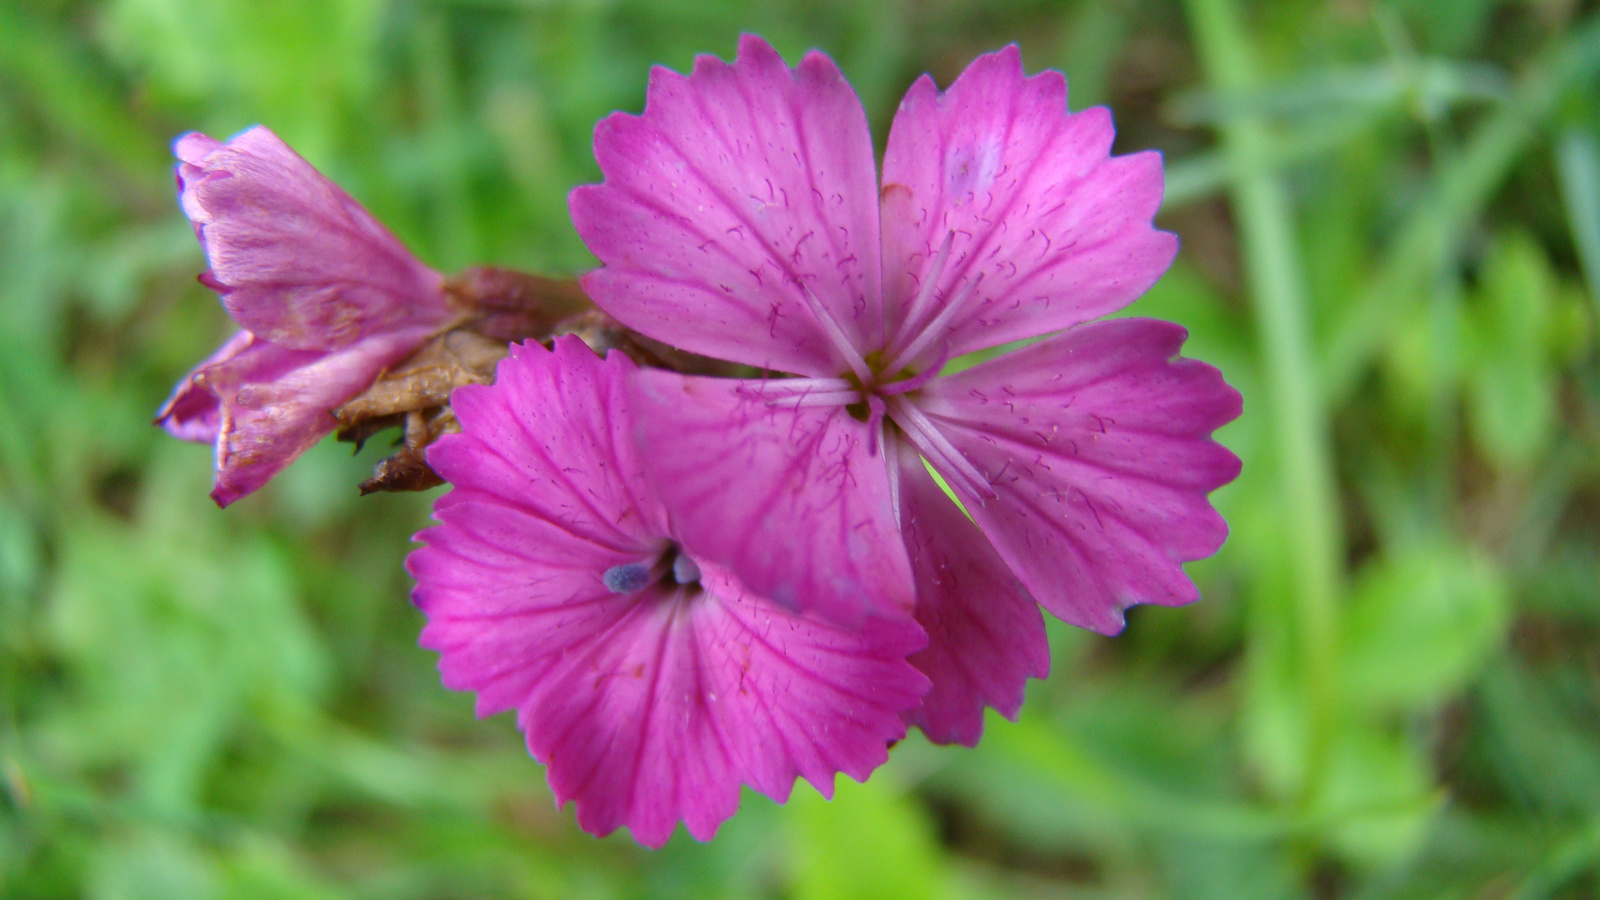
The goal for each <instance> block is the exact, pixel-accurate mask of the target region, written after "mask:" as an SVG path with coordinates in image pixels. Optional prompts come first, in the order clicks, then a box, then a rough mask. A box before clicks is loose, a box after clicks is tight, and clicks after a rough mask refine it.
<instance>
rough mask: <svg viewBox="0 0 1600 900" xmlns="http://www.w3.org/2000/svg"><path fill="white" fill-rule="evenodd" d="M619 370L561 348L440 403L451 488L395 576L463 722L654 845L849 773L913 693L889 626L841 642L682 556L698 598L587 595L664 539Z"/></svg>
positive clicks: (880, 742) (515, 361) (912, 639)
mask: <svg viewBox="0 0 1600 900" xmlns="http://www.w3.org/2000/svg"><path fill="white" fill-rule="evenodd" d="M630 369H631V364H629V363H628V362H627V361H626V360H625V359H623V358H622V357H621V355H620V354H613V355H612V356H611V357H610V358H608V359H607V360H606V361H604V362H601V361H600V360H599V359H598V358H597V357H595V356H594V354H593V353H592V352H590V351H589V350H588V349H587V348H585V347H583V345H582V344H581V343H580V342H578V341H577V340H576V339H572V338H565V339H562V340H560V341H558V342H557V345H556V350H555V352H554V353H549V352H546V351H544V350H543V349H542V348H539V347H537V346H528V347H526V348H519V349H518V350H517V351H516V353H515V355H514V356H513V357H512V358H510V359H507V360H506V361H504V362H503V363H502V364H501V366H500V373H499V378H498V381H497V383H496V384H495V385H494V386H492V387H469V388H462V389H460V390H458V391H457V397H461V396H462V395H466V399H467V400H468V402H467V403H465V404H462V405H461V406H460V407H458V408H459V409H460V410H461V412H462V426H463V432H462V433H461V434H459V435H452V436H447V437H445V438H443V439H441V441H440V442H439V443H437V444H435V445H434V446H433V447H431V448H430V450H429V462H430V463H431V464H432V465H434V466H435V467H436V468H437V469H438V471H439V472H440V474H441V475H443V476H444V477H445V478H446V479H447V480H449V481H451V482H452V483H453V484H454V488H453V489H452V491H451V492H450V493H449V494H447V495H445V497H443V498H441V499H440V500H439V501H438V503H437V504H436V506H435V514H436V517H437V518H438V519H439V520H440V522H441V524H440V525H438V526H436V527H433V528H430V529H428V530H426V531H424V532H422V533H421V534H420V535H419V538H420V539H421V540H423V541H424V542H425V543H426V544H427V546H425V547H424V548H423V549H421V550H418V551H416V552H415V553H413V554H412V555H411V557H410V558H409V559H408V561H407V567H408V568H409V569H410V571H411V573H412V574H413V575H414V576H416V578H417V581H418V584H417V589H416V592H415V594H414V595H413V596H414V599H415V601H416V603H417V605H418V607H420V608H421V609H422V611H423V612H424V613H425V614H426V615H427V617H428V625H427V627H426V628H425V629H424V631H423V635H422V643H423V644H424V646H427V647H430V648H433V649H436V650H438V651H439V652H440V664H439V665H440V671H441V673H442V675H443V677H444V681H445V683H446V684H447V685H448V686H450V687H452V688H456V689H461V690H471V691H476V692H478V695H479V696H478V704H477V709H478V713H479V714H480V715H488V714H491V713H494V712H498V711H501V710H507V709H515V710H517V721H518V725H519V727H521V728H522V729H523V730H524V731H525V732H526V735H527V742H528V748H529V750H530V752H532V753H533V755H534V756H535V757H536V758H538V759H540V760H541V761H543V762H545V763H546V764H547V765H548V767H549V772H548V774H549V780H550V784H551V787H552V789H553V790H554V792H555V794H556V798H557V800H558V802H560V803H563V804H565V803H566V802H568V801H572V802H574V803H575V804H576V807H577V818H578V822H579V824H580V825H581V826H582V827H583V828H585V829H586V830H588V831H591V832H594V833H597V834H605V833H608V832H610V831H612V830H614V829H616V828H617V827H619V826H626V827H628V828H629V829H631V830H632V832H633V834H634V836H635V838H637V839H638V840H639V841H641V842H642V843H645V844H648V845H650V846H657V847H658V846H661V845H662V844H664V843H665V842H666V841H667V839H668V838H669V837H670V836H671V834H672V831H673V829H674V828H675V826H676V824H677V822H678V821H680V820H681V821H683V822H684V824H685V825H686V826H687V828H688V830H689V832H690V833H691V834H692V835H694V836H695V837H696V838H699V839H702V840H705V839H708V838H710V837H711V836H712V835H713V834H714V833H715V832H716V830H717V827H718V825H719V824H720V823H721V822H722V820H724V819H726V818H727V817H728V816H729V815H732V814H733V812H734V811H735V810H736V809H737V807H738V803H739V785H740V784H741V783H746V784H750V785H751V786H752V787H755V788H756V789H757V790H760V791H762V792H763V793H766V794H768V795H769V796H772V797H774V798H775V799H778V800H780V801H781V800H783V799H784V798H786V797H787V796H788V793H789V790H790V788H791V786H792V784H793V781H794V779H795V778H796V777H797V776H803V777H805V778H807V779H808V780H811V781H812V782H813V783H815V784H816V785H817V786H818V787H819V789H821V790H823V791H824V792H826V791H828V790H829V789H830V788H831V784H832V777H833V773H834V772H836V771H843V772H845V773H847V774H849V775H851V776H852V777H855V778H858V779H859V778H865V777H866V775H867V773H869V772H870V771H871V770H872V768H873V767H875V766H877V765H878V764H880V763H882V762H883V760H884V759H885V757H886V752H887V751H886V745H887V743H888V742H889V741H892V740H895V739H897V738H899V737H900V736H902V735H903V734H904V725H903V723H902V722H901V719H900V715H901V713H902V712H904V711H905V710H907V709H909V708H910V707H912V706H914V705H915V704H916V702H917V700H918V698H919V697H920V696H921V694H922V693H923V692H924V691H926V690H927V682H926V679H924V678H923V677H922V676H921V675H920V674H919V673H917V671H916V670H915V669H913V668H912V667H911V665H910V664H909V663H907V662H906V661H905V657H906V654H908V653H911V652H913V651H915V650H917V649H918V648H920V647H921V645H922V642H923V636H922V633H921V629H919V628H917V626H916V625H915V623H913V622H911V621H909V620H908V619H902V620H900V621H898V622H885V623H881V624H882V626H883V627H880V628H872V629H861V630H845V629H840V628H838V627H836V626H832V625H829V624H827V623H823V622H820V621H816V620H814V619H809V618H803V617H800V616H798V615H796V614H793V613H790V612H787V611H785V610H783V609H781V608H779V607H777V606H776V605H775V604H773V603H772V602H770V601H768V600H764V599H761V598H758V597H755V596H752V595H749V594H748V593H747V592H746V591H745V589H744V588H743V587H742V586H741V585H740V584H739V583H738V582H737V581H736V580H735V579H734V577H733V576H732V575H731V574H730V573H729V572H728V571H727V570H725V569H723V568H721V567H719V566H717V565H716V564H714V563H712V562H709V561H701V560H700V559H699V558H698V557H696V562H697V563H698V564H699V569H700V575H701V577H700V582H699V589H694V588H679V587H676V586H672V585H665V584H664V583H663V582H661V581H657V582H656V583H655V584H652V585H648V586H646V587H644V588H642V589H639V590H636V591H633V592H631V593H613V592H612V591H611V590H610V589H609V588H608V587H607V586H606V582H605V579H604V577H603V573H604V572H606V571H607V570H608V569H609V568H611V567H613V566H616V565H619V564H625V563H633V562H637V561H640V560H641V558H648V557H650V556H651V555H654V554H657V553H659V552H660V551H661V550H662V548H663V546H664V545H666V544H667V543H668V541H669V539H671V538H674V537H675V535H669V534H667V533H666V532H661V533H651V528H652V527H654V526H656V525H658V524H659V523H662V522H664V520H665V519H664V516H662V515H661V514H660V513H659V510H660V504H659V502H658V501H656V500H655V499H654V496H653V495H652V494H650V493H649V491H648V483H647V482H644V481H643V480H642V475H641V470H640V466H639V460H638V458H637V457H638V455H637V452H636V451H635V450H634V449H633V446H632V441H631V440H630V439H629V435H628V434H627V432H628V430H629V429H628V426H627V421H628V418H629V415H630V414H629V412H628V410H627V408H626V398H625V397H624V395H623V394H622V392H621V387H620V386H621V383H622V380H623V378H624V376H625V375H626V374H627V372H628V371H629V370H630ZM585 398H587V402H586V399H585ZM507 420H514V422H512V423H508V421H507ZM558 426H559V427H558ZM634 504H639V505H642V506H643V509H642V510H641V509H639V508H637V507H636V506H634ZM684 548H685V551H686V552H687V551H689V549H690V546H689V545H688V544H687V542H685V544H684Z"/></svg>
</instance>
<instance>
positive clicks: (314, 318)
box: [173, 125, 449, 350]
mask: <svg viewBox="0 0 1600 900" xmlns="http://www.w3.org/2000/svg"><path fill="white" fill-rule="evenodd" d="M173 150H174V152H175V153H176V154H177V156H178V159H179V160H180V162H179V165H178V189H179V200H180V202H181V203H182V205H183V211H184V213H185V214H186V215H187V216H188V217H189V219H190V221H191V222H192V223H193V224H194V227H195V233H196V235H197V236H198V237H199V238H200V242H201V244H202V245H203V246H204V247H205V251H206V259H207V261H208V262H209V264H210V267H211V269H210V272H208V273H207V275H206V276H205V278H204V280H205V281H206V284H207V285H208V286H210V287H211V288H212V289H214V290H216V291H217V293H218V294H220V295H221V296H222V303H223V305H224V306H226V307H227V309H228V312H229V314H230V315H232V316H233V318H234V320H235V321H237V322H238V323H239V324H240V325H241V326H243V327H244V328H245V329H246V330H248V331H251V332H253V333H254V334H256V336H258V337H261V338H264V339H266V340H269V341H272V342H273V343H275V344H279V345H281V346H283V347H288V348H291V349H300V350H308V349H321V350H328V349H335V348H339V347H344V346H348V345H350V344H353V343H355V342H356V341H358V340H361V339H362V338H365V337H369V336H371V335H374V334H377V333H379V332H382V331H394V330H401V329H411V328H418V327H436V326H438V325H440V324H442V323H443V322H444V321H445V319H446V318H448V316H449V309H448V307H447V306H446V302H445V296H444V292H443V283H444V282H443V279H442V278H441V277H440V275H439V274H438V273H437V272H434V271H433V270H431V269H429V268H428V267H426V266H424V265H423V264H422V263H420V262H418V261H417V260H416V259H415V258H414V257H413V256H412V255H411V254H410V253H409V252H407V251H406V249H405V247H403V246H401V244H400V242H399V241H397V240H395V238H394V236H393V235H391V234H390V233H389V231H388V230H387V229H385V228H384V227H383V226H382V225H381V224H379V223H378V221H377V220H376V219H374V218H373V217H372V216H371V214H369V213H368V212H367V211H366V210H365V209H363V208H362V207H361V205H360V204H358V203H356V202H355V200H353V199H351V198H350V196H349V195H348V194H346V193H345V192H344V191H343V190H340V188H339V187H338V186H337V185H335V184H334V183H333V182H331V181H329V180H328V179H327V178H325V177H323V175H322V174H321V173H320V172H318V171H317V170H316V169H315V168H313V167H312V166H311V164H310V163H308V162H306V161H305V160H304V159H302V158H300V156H299V154H297V153H295V152H294V151H293V150H291V149H289V146H288V145H287V144H285V143H284V142H283V141H282V140H279V138H278V136H277V135H275V134H273V133H272V132H271V131H268V130H267V129H266V128H263V127H261V126H259V125H258V126H256V127H255V128H251V129H250V130H248V131H245V132H243V133H241V134H239V135H237V136H236V137H234V138H232V139H231V140H229V141H228V142H227V143H219V142H217V141H216V140H214V139H212V138H209V137H207V136H205V135H203V134H187V135H184V136H183V137H181V138H179V139H178V141H177V143H176V145H174V147H173Z"/></svg>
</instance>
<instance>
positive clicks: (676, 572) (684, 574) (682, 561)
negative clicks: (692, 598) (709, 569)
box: [672, 553, 700, 584]
mask: <svg viewBox="0 0 1600 900" xmlns="http://www.w3.org/2000/svg"><path fill="white" fill-rule="evenodd" d="M672 580H673V581H676V582H677V583H679V584H694V583H696V582H698V581H699V580H700V566H699V564H698V563H696V562H695V561H694V560H692V559H690V558H689V557H687V556H684V555H683V554H682V553H679V554H678V558H677V559H674V560H673V561H672Z"/></svg>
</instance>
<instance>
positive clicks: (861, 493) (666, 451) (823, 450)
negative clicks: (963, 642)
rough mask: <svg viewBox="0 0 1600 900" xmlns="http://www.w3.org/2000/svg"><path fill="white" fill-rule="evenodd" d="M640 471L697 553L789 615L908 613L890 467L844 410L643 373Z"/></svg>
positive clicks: (906, 572)
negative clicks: (795, 405)
mask: <svg viewBox="0 0 1600 900" xmlns="http://www.w3.org/2000/svg"><path fill="white" fill-rule="evenodd" d="M633 384H634V386H635V390H634V393H633V398H634V408H635V410H636V411H637V413H638V415H637V422H638V432H637V433H638V437H639V441H640V445H641V446H643V447H646V448H649V450H650V452H649V454H648V458H647V460H646V468H647V471H648V472H649V473H650V475H651V476H652V479H653V480H654V481H655V483H656V484H657V485H658V488H659V490H660V491H661V494H662V497H663V498H664V499H665V500H666V502H667V505H668V506H669V507H670V508H671V509H672V510H673V528H674V529H675V530H676V532H677V533H678V534H679V535H681V536H682V537H683V539H684V542H685V543H686V544H687V545H688V546H690V547H691V548H693V549H694V550H695V552H696V553H698V554H700V555H703V556H705V557H707V558H709V559H712V560H714V561H716V562H719V563H723V564H725V565H727V566H729V567H730V568H732V569H734V570H735V571H737V572H738V573H739V574H740V576H741V577H742V578H743V580H744V582H745V583H746V584H747V585H749V586H750V588H751V589H752V590H754V591H756V592H757V593H759V594H762V595H763V596H767V597H770V598H772V599H774V600H776V601H778V602H779V603H781V604H783V605H785V606H787V607H789V608H791V609H803V610H815V611H816V612H818V613H820V614H821V615H823V616H826V617H828V618H830V619H832V620H833V621H837V622H842V623H847V624H848V623H855V622H858V621H860V620H861V618H862V616H863V615H865V614H868V613H877V614H879V615H884V616H895V615H904V614H906V613H908V612H910V610H911V609H912V606H913V602H912V598H913V589H912V581H911V569H910V563H908V562H907V560H906V556H905V548H904V546H903V545H902V543H901V540H900V535H899V531H898V529H897V528H896V525H895V515H894V508H893V506H892V505H891V502H890V496H889V479H888V470H887V468H886V467H885V465H884V460H883V458H882V456H881V455H880V456H871V455H869V454H868V452H867V445H868V437H869V435H868V431H867V427H866V425H865V424H863V423H861V422H858V421H856V420H855V419H853V418H851V417H850V415H849V414H848V413H847V412H845V410H844V409H843V408H842V407H838V406H830V407H822V406H817V407H808V408H804V409H799V410H795V409H792V408H787V407H782V406H774V405H771V404H769V403H768V401H767V400H765V399H764V398H763V397H762V395H761V384H762V383H761V382H755V381H739V380H735V379H719V378H691V377H685V376H682V375H677V374H674V373H671V372H663V371H659V370H650V369H642V370H640V371H639V375H638V377H637V378H636V379H634V382H633Z"/></svg>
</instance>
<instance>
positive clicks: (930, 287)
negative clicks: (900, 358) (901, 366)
mask: <svg viewBox="0 0 1600 900" xmlns="http://www.w3.org/2000/svg"><path fill="white" fill-rule="evenodd" d="M955 240H956V233H955V232H954V231H952V232H949V233H948V234H946V235H945V236H944V243H943V244H940V245H939V252H938V253H936V254H935V255H934V257H933V267H932V268H930V269H929V270H928V274H927V275H925V276H924V277H923V279H922V286H921V287H920V288H918V290H917V296H916V297H915V298H914V299H912V301H911V307H910V308H909V309H907V310H906V314H905V318H903V319H901V320H900V325H899V326H898V327H897V328H895V333H894V340H892V341H890V342H889V343H888V345H887V346H890V347H893V346H894V345H895V344H898V343H900V340H901V338H902V337H903V336H904V335H905V334H906V332H907V330H908V329H910V328H911V327H912V326H913V325H915V324H916V321H917V320H918V319H920V318H922V314H923V312H924V311H925V310H926V309H927V306H928V303H929V301H931V300H932V299H933V292H934V291H935V290H936V289H937V288H938V287H939V278H940V276H942V275H944V264H945V263H946V262H948V261H949V260H950V246H951V245H952V244H954V243H955ZM885 371H888V372H893V371H895V370H894V369H885Z"/></svg>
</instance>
